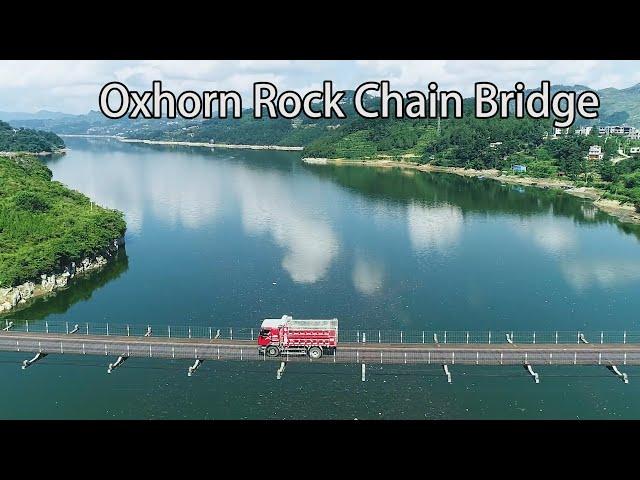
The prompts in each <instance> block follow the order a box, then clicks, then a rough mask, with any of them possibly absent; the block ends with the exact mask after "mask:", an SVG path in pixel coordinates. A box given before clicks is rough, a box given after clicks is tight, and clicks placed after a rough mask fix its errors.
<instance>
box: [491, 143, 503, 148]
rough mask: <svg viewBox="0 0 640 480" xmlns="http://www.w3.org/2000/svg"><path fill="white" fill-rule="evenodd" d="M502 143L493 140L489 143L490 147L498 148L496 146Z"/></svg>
mask: <svg viewBox="0 0 640 480" xmlns="http://www.w3.org/2000/svg"><path fill="white" fill-rule="evenodd" d="M500 145H502V142H491V143H490V144H489V147H491V148H496V147H499V146H500Z"/></svg>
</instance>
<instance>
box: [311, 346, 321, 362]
mask: <svg viewBox="0 0 640 480" xmlns="http://www.w3.org/2000/svg"><path fill="white" fill-rule="evenodd" d="M321 356H322V349H321V348H320V347H311V348H310V349H309V357H311V358H313V359H314V360H317V359H318V358H320V357H321Z"/></svg>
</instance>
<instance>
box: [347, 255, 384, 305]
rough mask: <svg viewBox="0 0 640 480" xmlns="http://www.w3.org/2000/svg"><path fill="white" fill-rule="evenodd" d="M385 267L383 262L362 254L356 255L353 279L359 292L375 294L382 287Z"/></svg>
mask: <svg viewBox="0 0 640 480" xmlns="http://www.w3.org/2000/svg"><path fill="white" fill-rule="evenodd" d="M383 278H384V269H383V266H382V264H380V263H379V262H376V261H373V260H371V259H365V258H364V257H363V256H362V255H358V254H357V255H356V259H355V264H354V266H353V272H352V274H351V279H352V280H353V285H354V287H355V288H356V290H358V292H360V293H362V294H363V295H373V294H374V293H376V291H378V290H380V289H381V288H382V283H383Z"/></svg>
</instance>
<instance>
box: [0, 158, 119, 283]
mask: <svg viewBox="0 0 640 480" xmlns="http://www.w3.org/2000/svg"><path fill="white" fill-rule="evenodd" d="M124 231H125V222H124V219H123V216H122V214H121V213H120V212H117V211H113V210H107V209H104V208H100V207H97V206H93V207H92V206H91V204H90V200H89V199H88V198H87V197H85V196H84V195H82V194H81V193H79V192H76V191H73V190H69V189H68V188H66V187H65V186H64V185H62V184H60V183H58V182H53V181H51V171H50V170H49V169H48V168H47V167H46V166H45V165H44V164H42V163H41V162H40V161H38V160H37V159H35V158H33V157H28V156H21V157H17V158H6V157H0V287H6V286H11V285H16V284H19V283H22V282H24V281H26V280H34V279H37V278H38V276H39V275H40V274H43V273H51V272H53V271H55V270H57V269H59V268H61V267H62V266H64V265H68V264H69V263H70V262H71V261H78V260H82V259H83V258H84V257H86V256H89V255H91V254H92V253H96V252H99V251H101V250H103V249H104V248H106V247H107V246H108V245H109V243H110V242H111V241H112V240H114V239H115V238H118V237H120V236H122V235H123V234H124Z"/></svg>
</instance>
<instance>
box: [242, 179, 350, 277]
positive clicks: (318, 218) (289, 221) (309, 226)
mask: <svg viewBox="0 0 640 480" xmlns="http://www.w3.org/2000/svg"><path fill="white" fill-rule="evenodd" d="M233 183H234V186H235V192H236V194H237V195H238V198H239V201H240V206H241V210H242V224H243V226H244V228H245V231H246V232H248V233H252V234H261V235H262V234H268V235H270V236H271V237H272V238H273V240H274V241H275V243H276V244H277V245H279V246H280V247H282V248H284V249H285V250H286V253H285V255H284V257H283V259H282V267H283V268H284V269H285V270H286V271H287V272H288V273H289V275H290V276H291V279H292V280H293V281H294V282H296V283H315V282H317V281H318V280H321V279H322V278H324V277H325V275H326V274H327V271H328V270H329V267H330V266H331V263H332V261H333V260H334V259H335V258H336V256H337V255H338V251H339V249H340V248H339V243H338V238H337V236H336V235H335V233H334V232H333V229H332V228H331V226H330V224H329V223H328V222H327V221H326V220H325V219H324V218H323V215H322V212H318V211H317V210H316V208H317V207H315V206H314V205H313V201H312V196H311V195H306V196H294V195H293V194H291V193H290V192H289V191H288V189H289V188H290V183H289V182H287V181H286V179H285V178H283V177H282V175H281V174H277V173H274V172H258V171H254V170H249V169H241V170H238V171H237V172H236V174H235V175H234V178H233ZM304 198H307V199H308V201H305V200H304Z"/></svg>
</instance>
